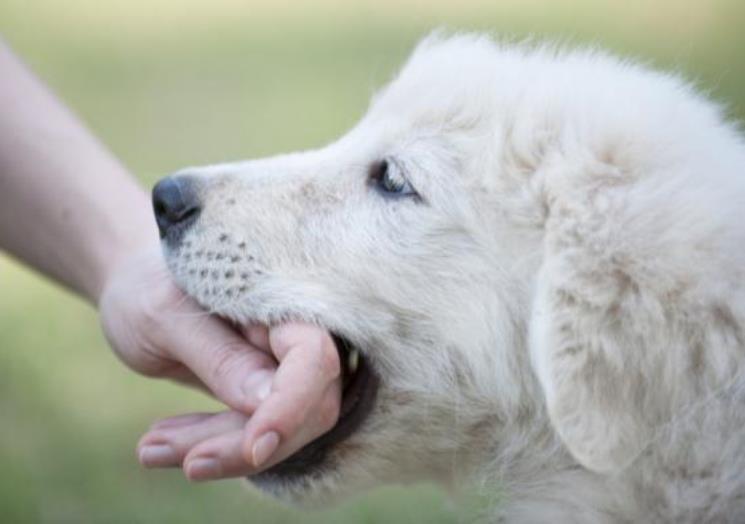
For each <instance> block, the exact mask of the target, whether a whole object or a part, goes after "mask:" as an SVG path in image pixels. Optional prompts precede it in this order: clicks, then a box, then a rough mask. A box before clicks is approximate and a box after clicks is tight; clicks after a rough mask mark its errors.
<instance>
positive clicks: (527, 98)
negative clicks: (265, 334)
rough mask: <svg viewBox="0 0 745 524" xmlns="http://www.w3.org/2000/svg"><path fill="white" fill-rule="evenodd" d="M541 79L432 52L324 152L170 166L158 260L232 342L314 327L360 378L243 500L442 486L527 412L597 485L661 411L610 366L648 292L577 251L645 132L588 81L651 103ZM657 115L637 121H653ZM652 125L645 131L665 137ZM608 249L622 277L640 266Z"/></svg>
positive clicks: (634, 175) (610, 265)
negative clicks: (299, 325)
mask: <svg viewBox="0 0 745 524" xmlns="http://www.w3.org/2000/svg"><path fill="white" fill-rule="evenodd" d="M556 62H557V61H556V57H555V56H554V55H552V53H550V52H545V51H544V52H531V51H527V50H525V49H521V48H498V47H497V46H495V45H494V44H493V43H491V42H490V41H488V40H486V39H483V38H476V37H458V38H452V39H449V40H445V41H442V40H440V39H438V38H437V37H433V38H430V39H428V40H426V41H425V42H424V43H422V44H421V45H420V46H419V47H418V49H417V50H416V51H415V52H414V54H413V56H412V57H411V59H410V60H409V62H408V64H407V65H406V66H405V67H404V69H403V70H402V72H401V73H400V74H399V75H398V77H397V78H396V79H395V80H394V81H393V82H392V83H391V84H390V85H389V86H388V87H387V88H386V89H384V90H383V91H382V92H381V93H379V94H378V95H377V96H376V97H375V98H374V100H373V102H372V104H371V107H370V109H369V111H368V112H367V114H366V115H365V116H364V118H363V119H362V120H361V121H360V123H359V124H358V125H357V126H356V127H355V128H353V129H352V130H351V131H350V132H349V133H348V134H347V135H345V136H344V137H342V138H341V139H340V140H338V141H336V142H334V143H332V144H331V145H329V146H327V147H324V148H322V149H320V150H314V151H308V152H302V153H297V154H290V155H283V156H278V157H274V158H269V159H263V160H257V161H247V162H240V163H233V164H221V165H214V166H208V167H201V168H189V169H185V170H182V171H180V172H178V173H177V174H175V175H173V176H172V177H170V178H168V179H166V180H165V181H163V182H161V183H160V184H159V185H158V187H157V188H156V190H155V206H156V213H157V215H158V220H159V225H160V226H161V232H162V236H163V243H164V248H165V254H166V258H167V262H168V265H169V268H170V270H171V272H172V273H173V275H174V277H175V279H176V280H177V282H178V283H179V284H180V286H181V287H182V288H183V289H184V290H185V291H186V292H187V293H188V294H190V295H191V296H193V297H194V298H196V299H197V300H198V301H199V302H200V303H202V304H203V305H204V306H205V307H207V308H208V309H210V310H211V311H213V312H215V313H217V314H218V315H221V316H223V317H225V318H228V319H231V320H232V321H234V322H237V323H248V322H261V323H266V324H272V323H277V322H281V321H283V320H288V319H301V320H306V321H310V322H313V323H316V324H318V325H320V326H323V327H325V328H327V329H328V330H330V332H331V333H333V334H334V335H335V337H336V340H337V345H338V346H339V348H340V351H341V352H342V353H343V354H342V358H343V359H355V360H356V359H357V358H359V364H356V363H355V364H354V365H350V366H348V367H347V371H348V372H349V373H351V370H354V369H356V370H357V371H356V374H355V375H356V377H349V379H350V380H352V381H356V384H357V385H356V387H357V388H358V390H357V391H356V392H355V395H354V397H355V399H357V400H354V402H353V405H350V406H348V407H349V410H350V413H351V414H350V415H348V416H343V417H342V418H341V420H340V422H339V423H338V424H337V427H336V428H334V429H333V430H331V432H330V433H329V434H327V435H325V436H324V437H321V438H320V439H319V440H318V441H316V442H314V443H311V444H309V445H308V447H307V448H305V449H304V450H302V451H300V452H298V453H297V454H296V455H295V456H293V457H290V458H289V459H287V460H286V461H284V462H283V463H280V464H279V465H278V466H275V467H273V468H271V469H270V470H268V471H266V472H264V473H262V474H260V475H258V476H256V477H255V478H254V479H253V480H254V481H255V482H256V483H257V484H258V485H259V486H261V487H262V488H264V489H266V490H269V491H271V492H273V493H275V494H278V495H280V496H285V497H288V498H291V499H300V498H318V497H323V496H327V495H330V494H336V493H344V492H347V491H350V490H356V489H360V488H365V487H368V486H371V485H373V484H378V483H381V482H387V481H401V480H413V479H420V478H434V479H442V480H448V479H449V478H451V477H452V475H453V474H459V473H463V472H467V471H468V470H469V469H470V468H473V467H477V466H478V465H479V462H481V461H483V459H484V454H485V453H489V452H490V451H493V450H494V448H495V444H494V442H498V441H499V440H500V438H503V436H504V432H505V431H509V428H510V427H514V426H515V425H519V424H522V425H524V424H525V418H526V416H527V418H534V419H535V420H539V419H541V417H542V413H544V412H546V411H547V412H548V415H549V418H550V420H551V423H553V425H554V427H555V428H556V430H557V432H558V434H559V435H560V436H561V438H562V439H563V441H564V443H565V444H566V446H567V448H568V449H569V451H571V452H572V453H573V454H574V456H575V457H576V458H577V459H578V460H579V461H580V462H581V463H582V464H584V465H586V466H588V467H590V468H591V469H595V470H597V471H607V470H610V469H613V468H614V467H617V466H619V465H620V464H623V463H624V461H625V460H628V459H629V458H630V457H632V456H633V455H634V453H636V452H638V450H639V449H640V445H641V444H640V443H641V442H642V441H643V439H644V438H646V436H647V435H648V432H647V429H648V427H649V425H648V424H647V422H648V420H645V419H644V417H642V416H639V413H642V412H644V413H647V414H653V415H654V414H660V413H666V412H667V411H666V410H667V405H666V404H665V402H664V401H661V400H660V399H661V398H663V399H664V396H665V391H666V388H665V383H664V381H662V382H661V383H660V386H661V387H659V388H658V389H657V390H656V393H655V394H652V393H650V391H651V388H645V387H644V384H646V383H647V382H648V381H650V380H655V377H658V376H667V375H666V374H665V373H666V372H667V371H666V369H667V368H665V367H664V366H662V367H660V366H659V362H661V361H662V360H664V359H662V360H661V359H657V358H656V357H655V356H654V355H652V354H651V353H647V354H646V355H644V356H636V355H635V354H634V353H633V352H629V351H628V349H627V348H626V347H625V346H627V345H629V344H632V343H634V344H638V343H641V342H642V339H641V338H639V337H641V336H642V335H643V334H644V333H647V334H648V333H653V332H655V330H654V329H653V328H652V327H650V326H654V325H656V324H655V323H656V322H662V323H664V319H662V318H661V317H660V316H659V315H662V316H663V317H664V315H663V314H662V313H660V312H659V311H657V310H654V307H653V305H654V300H652V301H646V302H645V300H646V299H645V300H642V299H640V298H639V297H640V296H641V295H640V294H639V293H640V290H641V291H643V290H645V289H647V288H650V289H651V288H653V287H654V286H652V285H651V284H649V281H646V282H645V283H644V284H641V283H639V281H638V280H637V276H635V274H634V273H633V271H632V269H629V268H630V267H631V266H623V265H619V264H618V263H617V262H618V260H620V259H617V258H615V255H614V253H617V251H611V250H609V251H607V252H604V254H603V256H604V257H605V258H601V259H598V258H597V257H596V256H595V255H593V254H592V253H591V252H589V251H582V249H589V250H590V251H592V249H595V248H597V246H598V245H601V244H602V245H603V246H610V245H613V242H612V239H613V237H612V231H610V230H606V229H603V228H604V227H605V226H606V225H607V224H608V223H609V221H608V220H607V218H608V217H609V216H612V214H608V213H606V211H604V209H605V210H607V209H609V208H608V206H609V205H611V204H610V203H609V202H610V201H608V200H607V199H604V197H603V198H600V197H598V198H596V197H597V195H601V196H602V195H603V194H604V193H603V192H602V191H598V188H599V187H602V186H603V185H606V186H607V187H615V188H618V187H620V186H622V185H623V184H630V183H632V182H633V181H635V180H637V179H638V177H639V174H640V172H641V170H642V168H643V167H644V166H645V165H649V166H650V167H654V166H655V165H658V164H656V163H655V162H657V163H659V158H653V157H652V155H648V156H647V154H648V152H649V151H653V150H654V147H653V146H651V145H648V144H645V143H644V142H643V141H641V142H640V141H639V139H638V136H640V135H643V133H644V132H645V131H643V130H646V129H648V127H647V125H648V124H649V122H648V121H646V120H643V119H641V117H639V118H640V119H641V120H639V121H633V122H632V121H629V119H628V118H627V116H628V115H623V114H622V113H623V112H624V111H625V110H624V108H623V107H615V106H613V105H612V104H611V105H609V101H608V100H606V99H605V98H603V97H607V96H608V94H609V93H611V92H613V90H608V89H594V90H593V88H592V85H593V82H592V81H590V80H591V79H592V78H594V76H593V75H606V76H607V80H605V83H606V84H607V83H608V82H610V83H612V84H613V85H619V84H618V83H616V81H617V80H623V79H625V78H628V77H630V78H632V80H633V81H632V82H631V83H630V84H627V85H629V86H632V87H633V89H634V90H635V91H634V92H635V93H644V92H645V91H644V89H643V88H644V87H645V86H647V84H649V83H650V81H649V79H647V77H646V76H645V75H646V73H642V72H640V70H629V69H624V67H621V65H620V64H618V63H617V62H611V61H609V60H605V59H603V58H602V57H600V58H598V57H595V56H594V55H593V56H591V55H587V54H585V55H581V56H579V57H573V56H570V57H568V58H566V59H564V60H563V62H562V63H560V64H558V65H557V63H556ZM608 63H610V64H611V65H608ZM578 75H579V76H581V77H582V78H584V79H587V80H588V82H587V86H589V87H587V89H585V91H582V92H581V93H580V92H577V87H576V86H577V84H576V82H575V81H576V77H577V76H578ZM650 78H652V77H650ZM662 80H664V79H663V78H662V77H653V78H652V81H651V85H656V84H660V85H663V89H662V92H663V93H664V94H665V95H666V96H667V95H669V94H670V92H671V89H672V88H676V89H677V88H678V87H679V86H677V84H674V83H671V82H672V81H669V82H667V84H665V82H662ZM645 82H647V84H645ZM602 85H605V84H602ZM602 85H601V86H600V87H602ZM647 87H648V86H647ZM657 95H658V93H657V92H656V91H655V90H654V89H653V90H652V93H651V95H649V96H646V98H645V97H644V96H642V97H641V98H639V97H637V102H639V103H647V104H648V106H649V107H650V108H651V107H655V108H659V107H662V106H660V104H659V103H658V102H659V100H658V99H657V98H656V97H657ZM681 96H683V95H681ZM673 98H674V97H673ZM660 99H661V97H660ZM668 99H669V97H668ZM640 100H641V101H640ZM593 104H597V105H598V107H604V109H605V114H606V115H607V120H606V121H604V123H603V124H602V125H601V126H600V127H598V126H595V127H593V125H594V123H593V122H592V121H591V119H590V120H588V119H587V113H586V109H587V107H588V106H593ZM653 104H656V105H654V106H653ZM702 107H703V106H702ZM704 109H706V108H704ZM660 111H661V110H659V111H658V110H657V109H655V110H651V111H649V112H648V114H647V113H645V115H644V118H648V119H654V118H662V119H663V120H664V118H663V117H662V116H661V115H662V113H661V112H660ZM704 113H706V111H703V112H702V115H703V114H704ZM707 114H708V113H707ZM568 115H574V116H575V117H577V118H575V120H574V122H575V123H576V122H577V121H579V122H581V123H582V126H584V127H582V126H580V127H572V126H571V125H568V124H567V122H568V121H570V120H571V118H570V117H569V116H568ZM614 115H615V116H614ZM614 118H615V119H616V120H614ZM702 118H703V117H702ZM706 118H709V117H706ZM624 119H625V120H624ZM608 122H610V124H609V123H608ZM613 122H616V123H618V122H625V124H624V125H620V126H616V127H614V125H613ZM654 125H655V126H658V127H659V122H657V123H655V124H654ZM603 126H605V127H603ZM654 138H655V137H652V139H654ZM616 144H622V145H623V146H624V148H625V149H624V148H620V149H619V148H617V147H615V145H616ZM639 144H641V145H639ZM637 146H638V147H637ZM645 163H646V164H645ZM637 168H639V169H637ZM572 202H574V203H575V204H576V203H578V202H579V203H582V205H579V207H578V205H574V204H572ZM573 205H574V207H572V206H573ZM582 206H584V207H582ZM603 206H605V207H603ZM660 209H662V207H660ZM604 213H605V214H604ZM603 217H605V219H604V218H603ZM686 220H687V219H686ZM611 225H613V224H612V221H611ZM616 225H619V224H616ZM583 228H584V229H583ZM609 231H610V232H609ZM609 235H610V236H609ZM624 238H625V237H624ZM661 238H662V237H658V239H661ZM598 242H600V244H598ZM604 242H605V243H604ZM622 247H623V248H624V249H625V248H629V251H628V252H626V254H627V255H628V256H631V258H632V259H633V256H636V255H635V254H636V251H633V249H636V247H638V246H631V244H626V245H624V246H622ZM624 260H627V261H628V260H630V259H629V258H628V257H627V258H626V259H624ZM588 261H597V264H595V263H593V264H589V262H588ZM588 264H589V265H588ZM648 284H649V285H648ZM658 284H660V285H661V284H662V282H661V281H660V282H658ZM593 286H595V287H593ZM645 286H646V287H645ZM593 301H594V302H593ZM601 302H602V303H601ZM644 307H649V308H651V309H650V310H649V311H650V312H651V313H650V315H652V316H650V315H646V316H645V315H644V314H643V311H645V310H644ZM531 308H532V311H533V314H532V320H531V313H530V311H531ZM634 308H638V309H634ZM614 311H615V312H616V313H619V312H623V313H626V314H627V318H628V319H629V320H628V322H627V323H626V324H623V323H622V324H619V323H614V321H613V318H614V317H613V312H614ZM654 315H657V316H654ZM639 318H644V319H646V320H644V321H643V323H644V322H646V324H644V326H643V327H644V329H643V330H641V331H638V332H637V334H638V335H639V336H638V337H637V338H634V336H635V335H632V333H633V332H634V327H640V326H642V324H639V323H638V322H637V323H636V324H635V323H634V322H635V320H634V319H639ZM583 319H584V320H583ZM585 320H586V322H585ZM529 324H530V325H529ZM597 326H600V327H601V328H603V329H605V328H607V329H610V330H616V331H613V332H612V333H610V332H603V333H604V334H603V333H601V334H599V335H598V333H600V332H598V333H596V332H595V331H594V329H595V327H597ZM528 332H531V335H530V338H531V344H530V348H531V349H530V351H529V350H528V340H527V339H528V338H529V337H528ZM656 332H657V333H661V332H660V331H659V330H657V331H656ZM650 336H651V335H650ZM597 337H600V338H597ZM651 340H652V339H649V340H644V341H643V343H644V344H646V345H647V346H649V345H650V344H652V343H651V342H650V341H651ZM607 341H612V344H610V346H608V345H607V344H606V346H603V344H602V343H605V342H607ZM652 345H653V344H652ZM621 346H624V347H621ZM588 348H589V349H588ZM357 355H359V357H358V356H357ZM645 359H646V360H645ZM624 366H625V367H624ZM655 366H657V367H655ZM533 369H535V370H536V372H534V371H533ZM668 371H669V370H668ZM668 374H669V373H668ZM628 377H632V379H631V381H630V382H624V380H626V379H627V378H628ZM634 380H637V382H634ZM598 381H605V382H604V384H600V383H599V382H598ZM645 381H646V382H645ZM634 384H636V385H634ZM606 386H608V387H610V388H611V390H613V388H614V387H618V389H617V390H614V391H617V393H618V394H609V393H608V391H606V390H605V389H604V387H606ZM541 388H542V389H543V392H544V393H545V404H544V400H543V398H544V397H542V396H541ZM667 390H669V388H668V389H667ZM359 399H361V400H359ZM347 400H348V399H345V400H344V402H346V401H347ZM349 402H352V401H349ZM544 406H545V407H544ZM546 407H547V410H546V409H545V408H546ZM650 416H652V415H650ZM654 416H656V415H654ZM350 417H351V418H350ZM536 423H538V422H536Z"/></svg>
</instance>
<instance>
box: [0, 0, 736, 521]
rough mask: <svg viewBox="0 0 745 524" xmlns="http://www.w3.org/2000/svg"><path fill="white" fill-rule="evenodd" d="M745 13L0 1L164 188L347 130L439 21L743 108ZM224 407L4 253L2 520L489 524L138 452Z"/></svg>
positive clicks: (561, 5) (722, 0)
mask: <svg viewBox="0 0 745 524" xmlns="http://www.w3.org/2000/svg"><path fill="white" fill-rule="evenodd" d="M743 23H745V2H743V0H707V1H698V2H693V1H686V0H655V1H654V2H650V1H636V0H619V1H608V0H606V1H602V0H576V1H558V0H500V1H498V2H497V1H477V0H428V1H426V2H416V1H413V0H397V1H393V0H377V1H370V0H368V1H357V2H345V1H343V0H323V1H318V2H312V3H311V2H307V3H305V2H300V1H295V2H291V1H287V0H254V1H239V0H211V1H209V2H207V1H198V0H180V1H178V2H177V1H168V0H147V1H135V0H129V1H119V0H107V1H105V2H101V1H100V0H66V1H65V2H60V1H56V0H32V1H29V0H2V2H0V34H2V38H4V39H5V40H6V41H7V42H8V43H9V44H10V45H11V46H12V47H13V48H14V49H15V51H16V52H17V53H18V54H20V55H21V56H22V57H23V58H24V59H25V60H26V61H27V62H28V63H29V64H30V65H31V67H32V68H33V69H34V70H35V71H36V72H37V73H38V74H39V76H41V78H43V79H44V80H45V81H46V82H47V83H49V84H50V85H51V86H52V87H53V88H54V89H55V90H56V91H57V92H58V94H59V95H60V96H61V98H62V99H64V100H65V101H66V102H67V103H68V104H69V105H70V106H71V107H72V108H73V109H74V110H75V111H77V113H78V114H79V115H80V116H81V117H82V118H83V119H84V120H85V121H87V122H88V124H89V125H90V127H91V128H92V129H93V131H94V132H95V133H96V134H97V135H98V136H99V137H100V138H101V139H102V140H103V141H104V142H105V143H106V144H108V146H109V147H110V148H111V149H112V150H113V151H114V153H116V154H117V155H118V156H119V157H120V158H121V159H122V160H123V161H124V162H125V163H126V164H127V165H128V166H129V167H130V168H131V170H132V172H133V173H134V174H135V175H136V176H137V177H138V178H139V179H140V180H141V181H142V183H143V185H144V186H146V187H147V188H149V187H150V186H151V185H152V184H153V182H154V181H155V180H156V179H157V178H159V177H161V176H163V175H164V174H167V173H168V172H170V171H173V170H175V169H177V168H179V167H183V166H186V165H193V164H204V163H210V162H217V161H226V160H235V159H241V158H246V157H256V156H261V155H268V154H274V153H279V152H283V151H288V150H295V149H304V148H311V147H316V146H319V145H322V144H324V143H325V142H328V141H330V140H332V139H333V138H334V137H336V136H338V135H339V134H341V133H342V132H344V130H345V129H347V128H348V127H350V126H351V125H352V124H353V123H354V122H355V121H356V120H357V119H358V118H359V117H360V116H361V114H362V113H363V112H364V110H365V108H366V104H367V101H368V99H369V97H370V95H371V94H372V93H373V92H374V90H375V89H376V88H377V87H379V86H380V85H381V84H382V83H384V82H386V81H387V80H388V79H389V78H390V77H391V75H392V74H393V73H394V72H395V70H396V68H397V67H398V66H399V65H400V64H401V61H402V60H403V59H404V58H405V57H406V55H407V53H408V52H409V50H410V49H411V47H412V46H413V45H414V43H415V42H416V41H417V39H419V38H420V37H421V36H423V35H424V34H426V33H428V32H429V31H430V30H431V29H433V28H437V27H445V28H448V29H451V30H479V31H488V32H490V33H493V34H495V35H499V36H501V37H505V38H511V39H523V38H525V37H527V36H531V35H532V36H535V37H537V38H544V37H545V38H550V39H558V40H560V41H562V42H565V43H568V44H586V43H589V44H592V45H598V46H602V47H605V48H609V49H611V50H613V51H616V52H617V53H620V54H622V55H624V56H628V57H634V58H638V59H641V60H642V61H644V62H646V63H648V64H651V65H653V66H655V67H660V68H665V69H672V70H676V71H679V72H681V73H683V74H684V75H686V76H687V77H689V78H691V79H693V80H694V81H695V82H696V83H697V84H698V85H699V86H700V87H701V88H703V89H704V90H706V91H707V92H709V93H710V94H711V96H712V97H714V98H715V99H717V100H720V101H722V102H724V103H725V104H726V105H727V107H728V108H729V112H730V114H731V115H732V117H733V118H737V119H742V118H743V117H745V56H744V51H745V31H743V29H742V27H743ZM2 80H3V79H2V78H0V82H2ZM0 118H2V108H0ZM212 407H214V406H213V405H212V404H211V403H210V401H208V400H207V399H205V398H204V397H203V396H201V395H199V394H197V393H195V392H190V391H186V390H184V389H181V388H179V387H177V386H175V385H172V384H169V383H165V382H156V381H152V380H148V379H145V378H141V377H138V376H135V375H134V374H133V373H131V372H129V371H127V370H125V368H124V367H123V366H122V365H120V364H119V363H118V362H117V361H116V360H115V358H114V357H113V356H112V354H111V352H110V351H109V349H108V348H107V346H106V344H105V342H104V340H103V337H102V335H101V334H100V332H99V328H98V324H97V318H96V314H95V312H94V311H93V310H92V309H91V308H90V307H89V306H87V305H85V304H83V303H82V302H80V301H79V300H77V299H76V298H75V297H73V296H71V295H69V294H67V293H66V292H64V291H63V290H61V289H60V288H58V287H56V286H54V285H52V284H50V283H49V282H47V281H45V280H43V279H41V278H40V277H39V276H37V275H35V274H32V273H30V272H29V271H27V270H25V269H23V268H21V267H20V266H19V265H18V264H16V263H14V262H12V261H11V260H9V259H7V258H3V257H2V255H0V520H2V521H3V522H7V523H25V522H71V523H72V522H74V523H83V522H106V523H109V522H112V523H116V522H122V523H151V522H153V523H161V522H163V523H169V522H173V523H191V522H194V523H196V522H220V523H232V522H261V523H265V522H266V523H290V522H304V523H306V522H308V523H377V522H381V523H383V522H385V523H406V522H411V523H418V522H427V523H455V522H473V521H474V519H477V512H476V511H475V510H474V509H473V507H474V506H475V505H476V504H473V503H472V502H471V503H463V501H458V500H456V501H455V502H452V501H450V500H449V499H448V498H446V496H445V494H444V493H442V492H440V491H438V490H437V489H436V488H434V487H432V486H413V487H412V486H409V487H402V486H394V487H389V488H385V489H381V490H378V491H375V492H373V493H369V494H365V495H362V496H360V497H357V498H356V499H354V500H351V501H348V502H346V503H344V504H343V505H341V506H339V507H336V508H333V509H328V510H323V511H315V512H300V511H297V510H289V509H285V508H282V507H280V506H278V505H277V504H276V503H274V502H273V501H271V500H266V499H263V498H261V497H259V496H258V495H256V494H251V493H247V492H246V490H245V488H244V487H243V486H242V485H241V483H240V482H222V483H217V484H209V485H190V484H188V483H187V482H186V481H185V480H184V479H183V477H182V476H181V475H180V473H179V472H177V471H165V472H163V471H159V472H152V471H144V470H142V469H140V468H139V466H138V465H137V462H136V460H135V456H134V446H135V443H136V441H137V439H138V438H139V436H140V434H141V433H142V431H143V430H144V429H145V428H146V427H147V425H148V424H149V423H150V421H152V420H153V419H155V418H158V417H162V416H166V415H170V414H176V413H179V412H184V411H194V410H198V409H211V408H212ZM464 507H467V508H471V509H468V510H464V509H463V508H464Z"/></svg>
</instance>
